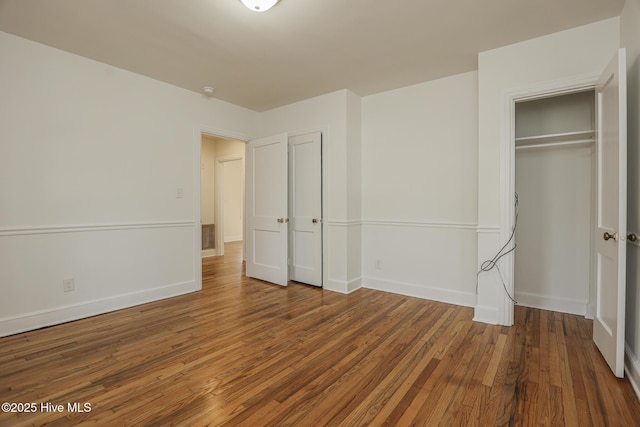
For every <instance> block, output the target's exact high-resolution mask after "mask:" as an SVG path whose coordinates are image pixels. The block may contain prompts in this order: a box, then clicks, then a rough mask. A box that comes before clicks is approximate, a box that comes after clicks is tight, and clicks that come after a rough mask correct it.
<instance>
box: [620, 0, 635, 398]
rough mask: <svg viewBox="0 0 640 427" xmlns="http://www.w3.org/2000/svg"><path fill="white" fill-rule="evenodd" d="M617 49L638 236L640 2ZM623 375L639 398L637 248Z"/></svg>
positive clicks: (626, 12)
mask: <svg viewBox="0 0 640 427" xmlns="http://www.w3.org/2000/svg"><path fill="white" fill-rule="evenodd" d="M620 38H621V46H622V47H625V48H626V49H627V73H628V74H627V90H628V92H627V93H628V98H627V137H628V145H627V148H628V150H627V156H628V168H627V172H628V180H627V181H628V187H627V191H628V205H627V206H628V210H627V221H628V224H627V229H628V230H629V231H630V232H635V233H636V234H638V235H640V1H638V0H627V2H626V4H625V6H624V9H623V10H622V14H621V15H620ZM626 320H627V321H626V350H627V351H626V358H625V366H626V368H627V375H628V376H629V377H630V379H631V381H632V383H633V384H634V386H635V390H636V393H637V394H638V397H640V247H638V246H637V245H627V307H626Z"/></svg>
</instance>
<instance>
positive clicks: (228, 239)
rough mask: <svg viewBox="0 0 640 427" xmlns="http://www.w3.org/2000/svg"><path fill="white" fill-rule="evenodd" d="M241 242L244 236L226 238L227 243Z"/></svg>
mask: <svg viewBox="0 0 640 427" xmlns="http://www.w3.org/2000/svg"><path fill="white" fill-rule="evenodd" d="M240 241H242V236H224V242H225V243H230V242H240Z"/></svg>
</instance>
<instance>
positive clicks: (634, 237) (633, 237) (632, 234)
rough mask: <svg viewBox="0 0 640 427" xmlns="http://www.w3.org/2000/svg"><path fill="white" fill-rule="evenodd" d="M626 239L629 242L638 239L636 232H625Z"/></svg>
mask: <svg viewBox="0 0 640 427" xmlns="http://www.w3.org/2000/svg"><path fill="white" fill-rule="evenodd" d="M627 240H629V241H630V242H635V241H636V240H638V235H637V234H636V233H631V234H627Z"/></svg>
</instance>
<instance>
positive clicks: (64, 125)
mask: <svg viewBox="0 0 640 427" xmlns="http://www.w3.org/2000/svg"><path fill="white" fill-rule="evenodd" d="M0 52H2V66H1V67H0V93H2V102H0V153H2V154H1V155H0V201H1V202H0V204H1V206H0V287H1V290H2V298H0V335H7V334H11V333H15V332H19V331H23V330H27V329H32V328H36V327H41V326H45V325H48V324H53V323H59V322H63V321H67V320H71V319H74V318H78V317H83V316H88V315H92V314H96V313H100V312H105V311H110V310H114V309H117V308H121V307H126V306H131V305H135V304H139V303H142V302H146V301H150V300H153V299H159V298H165V297H169V296H172V295H177V294H181V293H185V292H191V291H194V290H196V289H198V288H199V287H200V286H201V284H200V283H198V282H199V279H198V276H199V272H198V268H199V267H198V266H199V261H200V253H199V250H197V251H196V249H197V248H198V246H199V245H198V244H196V242H199V240H198V239H199V236H200V227H199V220H200V218H199V217H200V212H199V210H196V209H195V207H196V206H198V205H199V202H196V199H194V198H196V197H197V198H199V187H200V183H199V180H200V165H199V164H198V163H197V162H196V161H195V160H196V158H197V157H198V156H197V155H196V152H195V150H196V149H198V150H199V141H200V131H199V129H200V127H207V128H211V129H224V130H227V131H228V132H230V133H235V134H239V135H247V136H251V135H255V134H256V130H257V124H258V114H257V113H255V112H252V111H249V110H246V109H243V108H239V107H236V106H233V105H231V104H227V103H224V102H220V101H218V100H215V99H210V98H206V97H204V96H202V95H199V94H197V93H193V92H190V91H186V90H183V89H180V88H177V87H174V86H170V85H168V84H165V83H161V82H158V81H155V80H152V79H149V78H147V77H143V76H140V75H136V74H133V73H130V72H128V71H124V70H121V69H117V68H114V67H112V66H109V65H106V64H102V63H98V62H95V61H92V60H89V59H86V58H82V57H79V56H75V55H72V54H69V53H66V52H63V51H60V50H57V49H53V48H50V47H47V46H44V45H41V44H38V43H34V42H31V41H28V40H25V39H21V38H18V37H15V36H13V35H9V34H6V33H2V32H0ZM178 189H182V191H183V197H182V198H177V197H176V196H177V193H178ZM196 224H197V226H196ZM70 277H73V278H75V286H76V290H75V291H74V292H68V293H64V292H63V291H62V289H63V288H62V280H63V279H64V278H70Z"/></svg>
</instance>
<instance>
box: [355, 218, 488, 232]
mask: <svg viewBox="0 0 640 427" xmlns="http://www.w3.org/2000/svg"><path fill="white" fill-rule="evenodd" d="M362 225H369V226H383V227H421V228H453V229H462V230H476V229H477V227H478V226H477V224H472V223H456V222H430V221H396V220H376V219H366V220H362Z"/></svg>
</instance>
